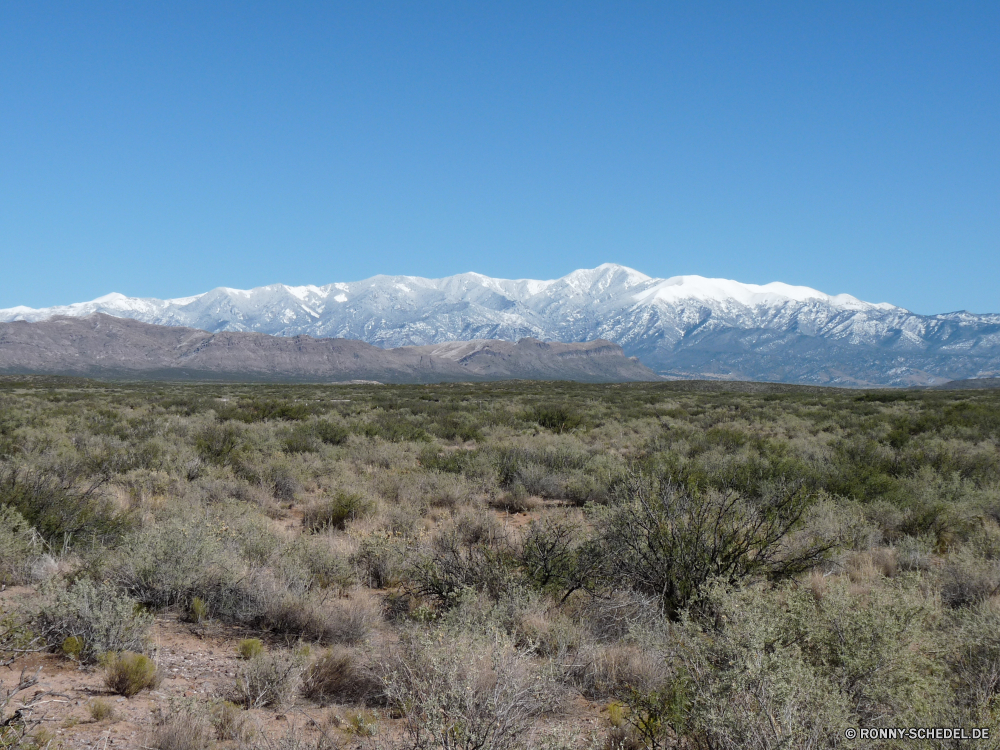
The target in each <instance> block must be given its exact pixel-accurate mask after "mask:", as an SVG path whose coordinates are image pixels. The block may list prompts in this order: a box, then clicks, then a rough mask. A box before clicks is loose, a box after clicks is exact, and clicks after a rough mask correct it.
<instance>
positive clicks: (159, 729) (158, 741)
mask: <svg viewBox="0 0 1000 750" xmlns="http://www.w3.org/2000/svg"><path fill="white" fill-rule="evenodd" d="M211 744H212V738H211V734H210V732H209V728H208V725H207V723H206V722H205V720H204V719H203V718H202V717H200V716H196V715H194V714H192V713H190V712H187V711H185V712H183V713H178V714H172V715H170V716H168V717H167V718H165V719H163V720H162V722H161V723H159V724H158V725H157V726H156V727H155V728H154V729H153V737H152V740H151V742H150V747H153V748H156V750H207V749H208V748H209V747H210V746H211Z"/></svg>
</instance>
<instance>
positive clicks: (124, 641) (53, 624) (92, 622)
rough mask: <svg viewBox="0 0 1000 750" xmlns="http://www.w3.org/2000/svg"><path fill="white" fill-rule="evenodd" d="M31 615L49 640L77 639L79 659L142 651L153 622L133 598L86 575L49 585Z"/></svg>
mask: <svg viewBox="0 0 1000 750" xmlns="http://www.w3.org/2000/svg"><path fill="white" fill-rule="evenodd" d="M33 619H34V624H35V627H36V629H37V630H38V632H39V633H41V634H43V635H44V636H45V639H46V640H47V641H48V642H49V643H50V644H57V645H59V644H64V643H66V641H67V639H69V638H76V639H79V640H78V644H77V645H78V648H74V650H75V651H76V654H77V656H76V658H78V659H80V660H82V661H94V660H96V658H97V657H98V656H99V655H100V654H103V653H106V652H117V651H145V650H146V648H147V647H148V639H149V629H150V627H151V626H152V623H153V618H152V616H151V615H149V614H148V613H146V612H144V611H143V610H142V609H141V607H140V606H139V605H138V603H137V602H136V601H135V600H133V599H130V598H129V597H127V596H123V595H121V594H120V593H119V592H118V591H117V590H116V589H115V588H114V587H113V586H111V585H109V584H103V583H102V584H99V585H98V584H94V583H93V582H91V581H90V580H88V579H86V578H81V579H80V580H78V581H77V582H76V583H74V584H73V585H72V586H70V587H69V588H54V587H53V588H50V589H49V590H48V591H47V592H46V594H45V596H44V599H43V601H42V604H41V606H40V608H39V610H38V611H37V612H36V613H35V615H34V618H33Z"/></svg>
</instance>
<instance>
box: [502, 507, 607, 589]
mask: <svg viewBox="0 0 1000 750" xmlns="http://www.w3.org/2000/svg"><path fill="white" fill-rule="evenodd" d="M520 563H521V566H522V569H523V571H524V575H525V576H526V577H527V579H528V580H529V581H530V582H531V583H532V584H533V585H534V586H536V587H538V588H539V589H541V590H543V591H548V592H553V593H556V594H558V595H559V597H560V599H561V601H566V599H568V598H569V597H570V596H571V595H572V594H573V592H575V591H578V590H580V589H587V588H591V587H592V586H593V585H594V584H595V582H596V580H597V578H598V576H599V573H600V570H601V566H602V560H601V557H600V550H599V549H598V548H597V547H595V546H594V544H593V543H592V540H590V539H589V538H588V537H587V536H586V535H584V533H583V532H582V530H581V529H580V528H579V527H578V526H577V525H576V524H574V523H571V522H569V521H566V520H563V519H558V518H547V519H543V520H539V521H532V522H531V523H530V524H529V525H528V529H527V532H526V533H525V535H524V538H523V540H522V541H521V550H520Z"/></svg>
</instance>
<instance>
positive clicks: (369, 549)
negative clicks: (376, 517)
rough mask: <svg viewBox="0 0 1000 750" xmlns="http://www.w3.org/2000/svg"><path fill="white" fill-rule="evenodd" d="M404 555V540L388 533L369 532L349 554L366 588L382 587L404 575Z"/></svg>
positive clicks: (395, 582)
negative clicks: (353, 551)
mask: <svg viewBox="0 0 1000 750" xmlns="http://www.w3.org/2000/svg"><path fill="white" fill-rule="evenodd" d="M406 557H407V546H406V542H405V540H403V539H399V538H394V537H392V536H391V535H389V534H370V535H368V536H365V537H363V538H362V539H361V541H360V543H359V544H358V549H357V551H356V552H355V553H354V554H353V555H351V564H352V565H354V567H355V568H356V569H357V571H358V578H359V580H360V581H361V582H362V583H364V584H365V585H366V586H368V588H372V589H384V588H387V587H389V586H394V585H396V584H397V583H399V581H400V580H401V578H403V577H404V575H405V564H406Z"/></svg>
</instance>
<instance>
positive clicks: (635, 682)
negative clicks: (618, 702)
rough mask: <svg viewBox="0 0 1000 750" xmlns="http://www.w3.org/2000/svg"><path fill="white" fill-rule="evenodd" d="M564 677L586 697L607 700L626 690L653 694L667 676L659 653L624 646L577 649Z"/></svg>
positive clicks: (627, 645) (628, 645)
mask: <svg viewBox="0 0 1000 750" xmlns="http://www.w3.org/2000/svg"><path fill="white" fill-rule="evenodd" d="M567 674H568V677H569V679H570V681H571V682H572V684H573V685H574V687H576V688H577V689H578V690H579V691H580V692H581V693H583V694H584V695H586V696H587V697H589V698H607V697H609V696H615V695H619V694H620V693H622V692H623V691H626V690H629V689H635V690H640V691H654V690H656V689H657V688H658V687H659V686H661V685H662V684H663V683H664V682H665V681H666V680H667V678H668V676H669V673H668V670H667V669H666V667H665V664H664V660H663V657H662V656H661V655H660V654H657V653H654V652H651V651H649V650H647V649H644V648H641V647H640V646H637V645H634V644H627V643H618V644H612V645H599V646H596V647H588V648H584V649H581V651H580V652H579V653H577V654H575V655H574V657H573V659H572V660H571V662H570V665H569V668H568V669H567Z"/></svg>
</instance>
